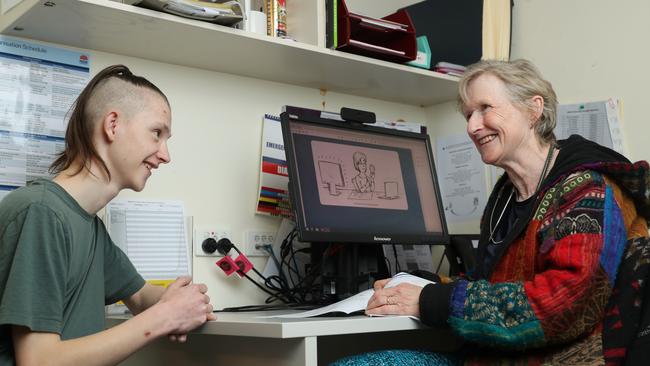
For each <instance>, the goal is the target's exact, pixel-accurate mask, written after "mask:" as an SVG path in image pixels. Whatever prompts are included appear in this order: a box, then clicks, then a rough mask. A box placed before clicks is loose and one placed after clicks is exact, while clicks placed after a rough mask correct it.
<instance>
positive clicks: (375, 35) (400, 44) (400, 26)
mask: <svg viewBox="0 0 650 366" xmlns="http://www.w3.org/2000/svg"><path fill="white" fill-rule="evenodd" d="M336 1H338V15H337V23H338V24H337V27H338V29H337V36H338V46H337V48H336V49H337V50H340V51H345V52H350V53H355V54H358V55H363V56H368V57H372V58H376V59H380V60H386V61H392V62H399V63H404V62H408V61H412V60H415V58H416V56H417V51H418V47H417V41H416V39H415V27H414V26H413V22H412V21H411V17H410V16H409V14H408V13H407V12H406V11H405V10H399V11H397V12H396V13H394V14H391V15H388V16H386V17H384V18H381V19H377V18H370V17H366V16H363V15H358V14H354V13H350V12H349V11H348V8H347V7H346V6H345V1H343V0H336Z"/></svg>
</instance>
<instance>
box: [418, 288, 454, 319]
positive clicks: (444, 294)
mask: <svg viewBox="0 0 650 366" xmlns="http://www.w3.org/2000/svg"><path fill="white" fill-rule="evenodd" d="M453 290H454V284H453V283H449V284H443V283H431V284H428V285H426V286H424V288H423V289H422V292H421V293H420V320H421V321H422V323H424V324H426V325H429V326H441V325H446V324H447V319H448V318H449V312H450V311H449V303H450V301H451V294H452V292H453Z"/></svg>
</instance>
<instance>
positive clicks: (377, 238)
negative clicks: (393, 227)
mask: <svg viewBox="0 0 650 366" xmlns="http://www.w3.org/2000/svg"><path fill="white" fill-rule="evenodd" d="M373 238H374V240H375V241H390V238H382V237H379V236H375V237H373Z"/></svg>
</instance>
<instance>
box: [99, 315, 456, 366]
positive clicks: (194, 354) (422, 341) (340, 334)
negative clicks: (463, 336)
mask: <svg viewBox="0 0 650 366" xmlns="http://www.w3.org/2000/svg"><path fill="white" fill-rule="evenodd" d="M269 314H273V313H271V312H247V313H218V314H217V317H218V319H217V320H216V321H212V322H208V323H206V324H205V325H204V326H203V327H202V328H200V329H198V330H196V331H194V332H192V333H191V334H190V335H189V337H188V342H187V343H185V344H176V343H173V342H170V341H168V340H167V339H159V340H157V341H156V342H154V343H153V344H151V345H149V346H147V347H145V348H144V349H143V350H141V351H139V352H137V353H136V354H134V355H133V356H131V357H130V358H129V359H127V360H126V361H125V362H124V363H122V365H129V366H130V365H228V366H229V365H233V366H234V365H245V366H256V365H264V366H272V365H283V366H285V365H286V366H289V365H296V366H297V365H305V366H316V365H327V364H328V363H329V362H332V361H334V360H336V359H338V358H340V357H344V356H347V355H352V354H358V353H362V352H367V351H372V350H379V349H394V348H411V349H429V350H434V351H436V350H437V351H444V350H452V349H454V348H456V347H457V346H458V344H459V342H458V341H457V339H456V338H455V337H454V336H453V335H452V333H451V331H450V330H449V329H432V328H428V327H426V326H424V325H422V324H421V323H420V322H418V321H415V320H412V319H410V318H407V317H375V318H369V317H366V316H363V315H359V316H352V317H329V318H320V317H319V318H309V319H276V318H270V319H269V318H258V316H262V315H269ZM127 318H128V316H111V317H110V318H109V319H108V325H109V326H113V325H116V324H118V323H120V322H122V321H124V320H125V319H127Z"/></svg>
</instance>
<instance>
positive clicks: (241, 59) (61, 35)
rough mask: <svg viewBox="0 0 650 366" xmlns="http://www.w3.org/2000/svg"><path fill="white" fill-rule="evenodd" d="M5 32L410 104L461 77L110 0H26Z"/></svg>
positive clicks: (444, 91)
mask: <svg viewBox="0 0 650 366" xmlns="http://www.w3.org/2000/svg"><path fill="white" fill-rule="evenodd" d="M0 32H1V33H2V34H5V35H8V36H16V37H24V38H30V39H34V40H40V41H45V42H52V43H58V44H62V45H68V46H73V47H78V48H84V49H89V50H97V51H102V52H108V53H115V54H121V55H126V56H133V57H139V58H144V59H148V60H153V61H158V62H164V63H169V64H175V65H182V66H187V67H194V68H200V69H205V70H212V71H217V72H223V73H228V74H235V75H240V76H245V77H251V78H257V79H263V80H269V81H275V82H281V83H286V84H292V85H297V86H303V87H309V88H322V89H327V90H329V91H334V92H339V93H346V94H352V95H358V96H363V97H369V98H376V99H382V100H387V101H392V102H397V103H404V104H411V105H421V106H429V105H433V104H438V103H442V102H446V101H450V100H453V99H454V98H455V96H456V88H457V79H456V78H454V77H450V76H447V75H443V74H440V73H436V72H432V71H429V70H423V69H419V68H415V67H409V66H404V65H400V64H395V63H390V62H385V61H381V60H375V59H372V58H367V57H361V56H357V55H352V54H347V53H344V52H339V51H335V50H330V49H325V48H322V47H318V46H315V45H311V44H305V43H301V42H295V41H290V40H282V39H276V38H271V37H267V36H264V35H258V34H253V33H248V32H243V31H241V30H238V29H233V28H227V27H223V26H219V25H215V24H210V23H206V22H200V21H195V20H191V19H185V18H181V17H177V16H173V15H170V14H165V13H160V12H156V11H152V10H148V9H142V8H138V7H135V6H131V5H127V4H122V3H119V2H114V1H108V0H50V1H46V0H23V1H22V2H20V3H19V4H18V5H16V6H15V7H14V8H12V9H10V10H9V11H8V12H6V13H5V14H3V15H2V16H1V17H0Z"/></svg>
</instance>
